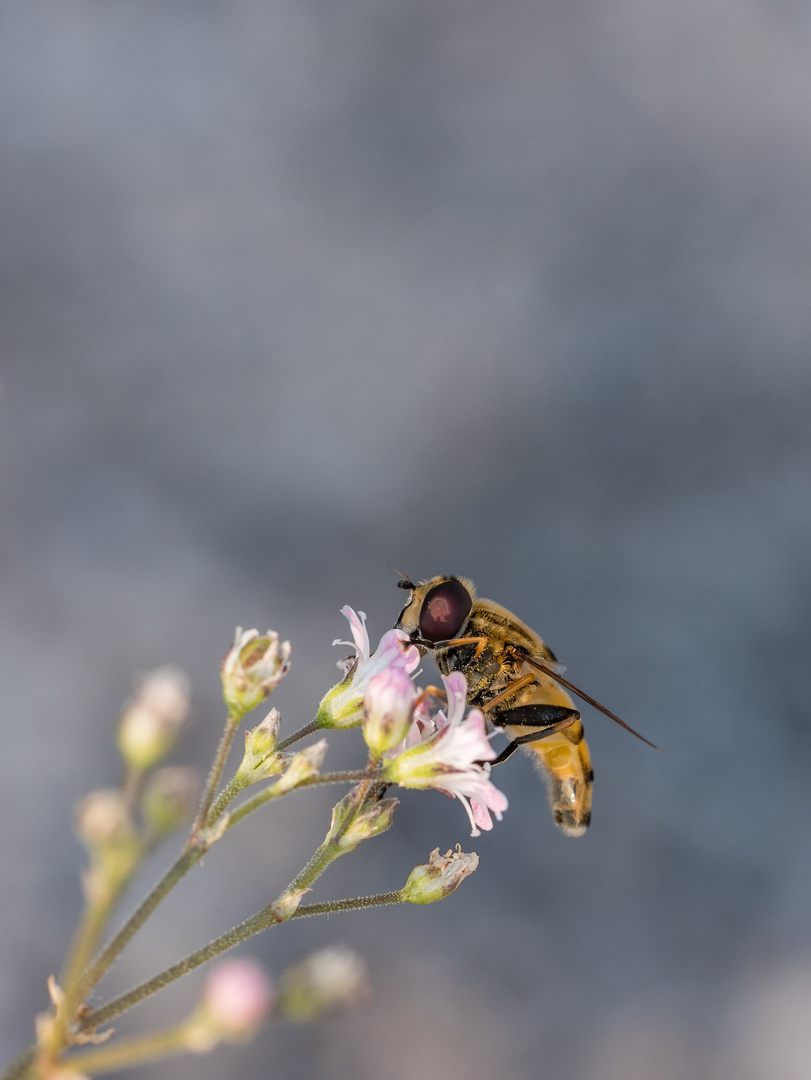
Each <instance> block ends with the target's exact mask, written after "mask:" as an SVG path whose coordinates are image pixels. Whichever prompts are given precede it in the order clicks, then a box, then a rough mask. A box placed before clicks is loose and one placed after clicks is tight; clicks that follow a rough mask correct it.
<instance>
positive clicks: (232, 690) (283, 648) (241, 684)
mask: <svg viewBox="0 0 811 1080" xmlns="http://www.w3.org/2000/svg"><path fill="white" fill-rule="evenodd" d="M289 668H290V642H289V641H283V642H281V644H280V643H279V635H278V634H277V633H275V632H274V631H272V630H268V632H267V634H263V635H261V636H260V634H259V631H258V630H243V629H242V627H241V626H238V627H237V631H236V636H235V638H234V644H233V645H232V646H231V648H230V649H229V650H228V652H227V653H226V654H225V659H224V660H223V662H222V688H223V697H224V698H225V703H226V705H227V706H228V710H229V712H230V714H231V716H232V717H240V716H244V715H245V714H246V713H249V712H250V711H251V710H252V709H255V708H256V706H257V705H259V704H260V702H262V701H264V700H265V698H266V697H267V696H268V694H270V692H271V691H272V690H274V689H275V688H276V687H277V686H278V685H279V683H280V682H281V680H282V679H283V678H284V676H285V675H286V674H287V672H288V670H289Z"/></svg>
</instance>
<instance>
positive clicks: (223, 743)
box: [191, 715, 240, 843]
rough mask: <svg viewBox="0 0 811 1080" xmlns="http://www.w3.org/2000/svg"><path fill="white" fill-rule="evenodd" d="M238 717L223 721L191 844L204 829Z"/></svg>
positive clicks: (195, 821)
mask: <svg viewBox="0 0 811 1080" xmlns="http://www.w3.org/2000/svg"><path fill="white" fill-rule="evenodd" d="M239 719H240V718H239V717H238V716H230V715H229V717H228V719H227V720H226V721H225V728H224V730H223V733H222V737H221V738H220V745H219V746H218V747H217V753H216V754H215V755H214V761H213V763H212V766H211V769H210V770H209V774H208V780H206V788H205V791H204V792H203V797H202V799H201V800H200V808H199V810H198V811H197V817H196V818H195V819H194V825H192V830H191V837H192V843H194V842H195V841H196V839H197V837H198V836H199V835H200V833H201V831H202V830H203V828H204V827H205V824H206V818H207V817H208V812H209V810H210V809H211V803H212V802H213V801H214V795H215V793H216V791H217V785H218V784H219V782H220V777H221V776H222V771H223V769H224V768H225V762H226V760H227V759H228V751H229V750H230V749H231V743H232V742H233V741H234V735H235V734H236V731H237V728H238V727H239Z"/></svg>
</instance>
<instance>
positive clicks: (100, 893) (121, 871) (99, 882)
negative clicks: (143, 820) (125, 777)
mask: <svg viewBox="0 0 811 1080" xmlns="http://www.w3.org/2000/svg"><path fill="white" fill-rule="evenodd" d="M76 832H77V835H78V836H79V839H80V840H81V841H82V843H83V844H84V845H85V847H86V848H87V850H88V853H89V855H90V866H89V868H88V869H87V870H86V871H84V873H83V875H82V886H83V888H84V892H85V896H86V897H87V899H88V900H89V901H91V902H93V903H102V902H105V901H106V900H108V899H109V898H110V897H111V896H112V895H113V893H114V892H115V890H116V889H117V888H118V887H119V886H120V885H121V884H122V883H123V882H125V881H126V880H127V879H128V878H129V877H130V875H131V874H132V872H133V871H134V870H135V868H136V866H137V865H138V861H139V859H140V858H141V855H142V853H143V840H142V839H141V837H140V836H139V834H138V832H137V831H136V829H135V824H134V822H133V820H132V815H131V813H130V811H129V808H128V806H127V804H126V801H125V799H124V796H123V795H122V793H121V792H120V791H108V790H102V791H91V792H90V794H89V795H86V796H85V797H84V798H83V799H82V800H81V801H80V802H79V804H78V806H77V808H76Z"/></svg>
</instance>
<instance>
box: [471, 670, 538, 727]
mask: <svg viewBox="0 0 811 1080" xmlns="http://www.w3.org/2000/svg"><path fill="white" fill-rule="evenodd" d="M534 682H535V676H534V675H522V676H521V677H520V678H518V679H514V680H513V682H511V683H510V685H509V686H508V687H507V689H506V690H502V691H501V693H500V694H496V696H495V697H492V698H490V700H489V701H488V702H487V703H486V704H485V705H482V712H483V713H487V712H489V711H490V709H492V708H493V706H494V705H498V703H499V702H500V701H503V700H504V698H508V697H512V695H513V694H515V693H517V692H518V691H519V690H523V688H524V687H525V686H529V684H530V683H534ZM535 707H536V706H534V705H531V706H530V708H535ZM500 722H501V721H499V723H500ZM526 722H527V723H528V721H526Z"/></svg>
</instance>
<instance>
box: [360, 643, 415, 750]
mask: <svg viewBox="0 0 811 1080" xmlns="http://www.w3.org/2000/svg"><path fill="white" fill-rule="evenodd" d="M416 696H417V691H416V690H415V688H414V684H413V682H412V681H411V679H410V678H409V676H408V674H407V672H406V670H405V667H404V666H403V665H401V664H392V665H391V666H390V667H387V668H386V669H385V671H381V672H379V673H378V674H377V675H375V676H374V678H373V679H372V680H371V681H370V682H369V685H368V686H367V688H366V693H365V694H364V697H363V709H364V714H365V719H364V721H363V737H364V739H365V740H366V745H367V746H368V747H369V749H370V750H371V751H372V753H373V754H374V755H375V756H376V757H380V756H381V755H382V754H384V753H385V752H386V751H387V750H391V748H392V747H393V746H397V744H398V743H401V742H402V741H403V739H404V738H405V737H406V735H407V734H408V730H409V728H410V727H411V717H412V715H413V713H414V701H415V698H416Z"/></svg>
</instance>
